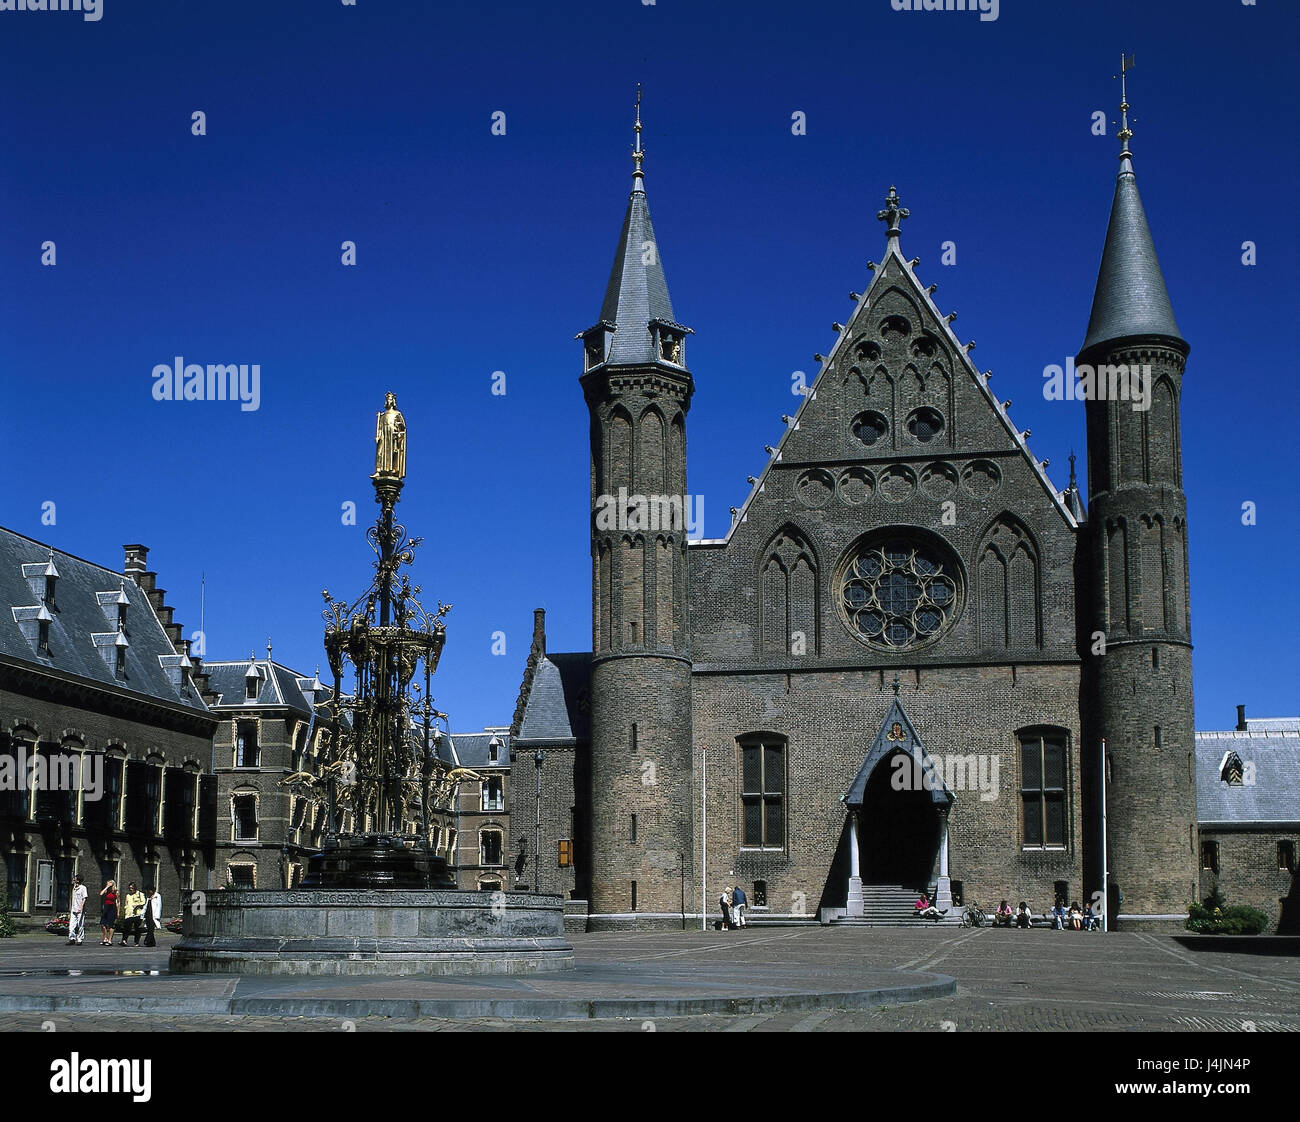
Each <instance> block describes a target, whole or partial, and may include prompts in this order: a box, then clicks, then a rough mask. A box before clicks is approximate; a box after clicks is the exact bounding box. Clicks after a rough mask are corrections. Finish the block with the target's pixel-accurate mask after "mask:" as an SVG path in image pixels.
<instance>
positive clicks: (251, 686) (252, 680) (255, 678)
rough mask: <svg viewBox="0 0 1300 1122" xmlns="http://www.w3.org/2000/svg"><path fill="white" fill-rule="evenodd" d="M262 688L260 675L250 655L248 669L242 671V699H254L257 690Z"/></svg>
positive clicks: (255, 698)
mask: <svg viewBox="0 0 1300 1122" xmlns="http://www.w3.org/2000/svg"><path fill="white" fill-rule="evenodd" d="M261 688H262V675H261V673H260V672H259V671H258V669H257V664H256V663H255V662H254V661H253V659H252V657H251V656H250V657H249V660H248V670H247V671H246V672H245V673H244V700H245V701H256V700H257V694H258V691H259V690H260V689H261Z"/></svg>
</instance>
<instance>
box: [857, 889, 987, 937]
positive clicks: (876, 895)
mask: <svg viewBox="0 0 1300 1122" xmlns="http://www.w3.org/2000/svg"><path fill="white" fill-rule="evenodd" d="M919 895H920V892H919V891H918V890H917V889H915V888H907V887H905V886H903V885H894V884H864V885H863V886H862V915H860V916H836V917H835V918H834V919H832V920H831V922H832V923H834V924H837V925H840V924H842V925H845V926H852V927H959V926H961V914H962V909H961V908H959V907H956V906H954V907H953V908H952V909H950V910H949V912H948V914H947V915H945V916H943V917H942V918H940V919H937V920H935V919H918V918H917V917H916V908H915V907H914V905H915V904H916V899H917V897H918V896H919Z"/></svg>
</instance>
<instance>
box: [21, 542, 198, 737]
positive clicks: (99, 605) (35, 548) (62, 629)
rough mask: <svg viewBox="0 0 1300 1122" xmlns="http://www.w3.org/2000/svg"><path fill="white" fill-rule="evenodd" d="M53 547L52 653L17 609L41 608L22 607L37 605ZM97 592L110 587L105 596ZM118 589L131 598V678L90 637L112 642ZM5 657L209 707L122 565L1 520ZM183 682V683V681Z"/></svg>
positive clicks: (128, 650) (110, 645)
mask: <svg viewBox="0 0 1300 1122" xmlns="http://www.w3.org/2000/svg"><path fill="white" fill-rule="evenodd" d="M51 552H52V553H53V560H54V567H55V569H56V570H57V572H58V579H57V582H56V584H55V587H54V605H53V606H52V607H53V610H51V611H50V613H49V614H50V617H51V619H50V644H49V650H50V654H49V657H48V658H46V657H42V656H40V655H38V654H37V652H36V649H35V643H34V642H33V641H32V640H31V639H29V638H28V637H27V636H26V635H25V634H24V633H23V628H22V627H21V626H20V625H19V622H18V618H17V617H24V618H25V617H26V616H28V615H30V616H32V618H33V620H34V619H35V618H36V612H35V611H29V612H26V613H24V612H23V611H22V609H24V608H28V609H36V610H39V607H40V605H41V603H42V597H43V595H44V587H45V578H44V576H43V575H37V574H43V573H44V571H45V567H46V566H47V564H48V563H49V561H50V557H51ZM25 565H26V566H30V567H31V568H29V569H28V575H24V573H23V566H25ZM99 593H108V594H111V595H109V596H105V597H104V598H103V600H101V598H100V596H99ZM119 593H124V594H125V596H126V601H127V608H126V642H127V644H128V645H127V647H126V677H125V679H120V678H118V677H117V675H116V673H115V666H114V665H112V663H115V661H116V659H115V657H114V658H113V659H110V660H109V661H106V660H105V658H104V656H103V655H102V654H101V653H100V647H98V646H96V642H95V639H93V638H92V636H96V635H97V636H100V637H101V638H100V643H101V644H103V645H104V646H106V647H108V648H110V649H112V648H113V647H114V645H115V643H116V640H115V638H114V636H115V634H116V632H117V600H118V598H119V595H118V594H119ZM15 613H17V617H16V614H15ZM0 658H4V659H7V660H9V661H12V662H16V663H20V664H25V665H27V666H29V667H30V668H32V669H33V670H53V671H58V672H61V673H64V674H70V675H72V676H74V677H77V678H81V679H84V680H86V681H87V682H92V683H94V684H95V685H97V686H101V687H108V688H110V689H112V690H115V691H118V692H121V693H124V694H137V695H142V696H144V697H148V698H153V699H155V700H158V701H165V702H169V703H170V704H172V705H182V706H185V707H186V708H188V709H194V710H198V711H200V712H206V711H207V706H205V705H204V704H203V699H202V698H201V697H200V696H199V693H198V690H197V689H196V688H195V687H194V685H193V682H192V681H190V679H189V676H188V674H184V673H178V672H177V671H178V670H179V665H178V664H179V662H180V656H179V655H178V654H177V653H176V648H175V647H173V646H172V643H171V640H170V639H169V638H168V637H167V632H166V631H165V630H163V625H162V622H161V621H160V620H159V619H158V615H157V613H156V612H155V611H154V609H153V605H152V604H150V603H149V597H148V595H147V594H146V593H145V591H144V590H143V589H142V588H141V587H140V586H139V585H138V584H136V583H135V581H134V580H132V579H131V578H130V577H127V576H125V575H124V574H123V573H122V572H120V571H118V570H116V569H109V568H106V567H105V566H103V565H96V564H95V563H94V562H93V561H86V560H84V559H83V558H80V557H76V556H74V555H73V554H71V553H65V552H64V551H63V550H60V549H53V548H52V547H51V546H49V545H46V544H44V543H42V542H38V541H34V540H33V539H31V538H28V537H25V536H24V535H22V534H18V533H15V532H14V531H13V530H6V529H4V528H0ZM160 659H162V660H165V661H159V660H160ZM169 668H170V671H171V672H170V673H169ZM173 677H175V678H176V679H177V681H173ZM182 682H183V688H182V685H181V684H178V683H182Z"/></svg>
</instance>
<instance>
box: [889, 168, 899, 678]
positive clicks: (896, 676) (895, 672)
mask: <svg viewBox="0 0 1300 1122" xmlns="http://www.w3.org/2000/svg"><path fill="white" fill-rule="evenodd" d="M891 190H892V188H891ZM894 696H895V697H897V696H898V671H897V670H895V671H894Z"/></svg>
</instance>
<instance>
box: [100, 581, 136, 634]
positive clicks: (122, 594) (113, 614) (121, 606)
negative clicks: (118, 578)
mask: <svg viewBox="0 0 1300 1122" xmlns="http://www.w3.org/2000/svg"><path fill="white" fill-rule="evenodd" d="M95 596H96V597H97V598H98V600H99V607H100V610H101V611H102V612H103V613H104V618H105V619H106V620H108V622H109V625H110V626H112V627H116V628H117V629H118V631H120V632H122V634H124V635H125V634H126V609H127V605H129V604H130V603H131V601H130V599H128V597H127V595H126V583H125V582H123V583H122V584H121V585H120V586H119V587H118V589H117V591H116V592H97V593H95Z"/></svg>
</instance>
